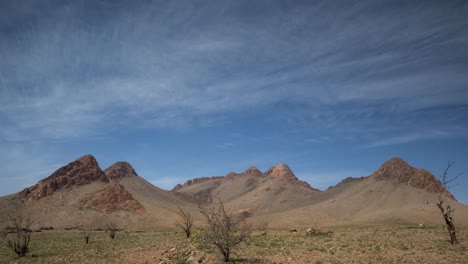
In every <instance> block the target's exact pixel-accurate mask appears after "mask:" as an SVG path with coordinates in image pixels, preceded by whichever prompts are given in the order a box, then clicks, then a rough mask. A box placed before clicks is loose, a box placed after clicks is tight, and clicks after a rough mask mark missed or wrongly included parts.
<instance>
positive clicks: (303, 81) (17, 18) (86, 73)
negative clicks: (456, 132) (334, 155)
mask: <svg viewBox="0 0 468 264" xmlns="http://www.w3.org/2000/svg"><path fill="white" fill-rule="evenodd" d="M31 4H33V2H31ZM21 6H24V7H21ZM21 6H20V5H17V4H14V3H12V4H5V9H3V10H5V11H4V12H3V13H9V14H8V15H7V16H5V17H3V18H2V20H0V21H1V25H0V34H1V38H2V40H3V41H2V42H1V43H0V55H1V57H2V61H1V62H0V87H1V89H0V104H1V106H0V121H1V122H2V128H0V135H1V137H2V138H3V139H4V140H6V141H22V140H32V139H59V138H73V137H82V136H90V135H102V134H107V133H111V132H112V131H113V130H121V129H122V130H129V129H141V128H148V127H150V128H161V127H162V128H167V127H170V128H171V127H193V126H200V125H215V124H217V123H218V122H219V121H220V120H226V119H230V115H233V114H239V113H240V114H243V115H246V116H249V115H250V114H251V113H253V112H258V111H263V112H264V113H266V114H263V116H266V115H268V114H271V117H269V118H277V117H285V116H287V117H288V118H287V119H288V120H289V121H290V122H293V123H294V125H295V126H293V127H300V126H302V127H304V128H305V130H309V129H313V128H311V126H314V127H318V126H320V127H323V128H330V129H332V131H331V133H332V134H333V133H338V134H341V135H342V136H343V134H345V133H347V134H351V135H352V136H353V135H354V136H360V135H367V136H368V138H369V139H370V141H372V138H373V137H378V136H379V135H380V136H382V135H384V134H385V135H386V134H388V132H394V133H395V134H394V135H390V136H389V137H388V138H389V139H388V140H386V141H385V142H384V141H381V142H379V141H376V142H374V143H370V144H371V145H373V146H382V145H386V144H395V143H403V142H409V141H413V140H419V139H421V138H422V137H424V136H421V135H420V132H418V130H416V128H415V127H418V126H419V127H422V130H425V129H427V128H428V127H429V126H430V125H429V124H428V122H426V121H424V120H420V118H421V117H422V116H424V115H423V114H416V115H415V114H413V113H414V112H418V111H422V112H427V109H430V108H433V107H435V106H441V107H451V106H460V105H467V104H468V99H467V98H468V93H467V89H466V83H468V77H467V75H466V73H465V70H464V69H465V68H466V67H468V64H467V61H468V52H466V48H465V47H466V45H465V44H466V43H467V41H468V31H467V30H466V28H468V21H467V20H466V19H462V17H464V15H465V14H464V13H463V11H462V10H464V9H463V8H465V7H464V6H462V5H461V2H460V3H457V2H454V3H453V4H443V3H427V4H425V5H424V6H422V5H419V4H408V5H405V6H398V5H393V4H391V1H388V2H386V1H383V2H379V3H376V2H374V1H360V2H359V3H347V5H346V6H343V3H338V2H335V1H327V2H323V3H296V4H293V5H290V6H288V5H286V6H281V5H279V4H278V5H276V4H275V3H270V4H269V5H268V8H266V7H260V6H255V5H252V4H251V3H249V2H242V1H236V2H224V1H218V2H216V3H212V4H210V5H195V4H194V3H191V2H190V1H189V2H178V1H174V2H171V3H156V2H155V3H151V4H135V5H132V6H128V5H126V4H124V3H116V4H108V3H106V1H103V2H96V3H93V2H86V1H84V2H76V3H68V4H58V5H56V4H53V3H52V2H50V3H47V4H44V5H41V6H37V5H34V6H36V7H35V8H29V6H28V5H21ZM181 6H184V8H181ZM104 7H105V8H104ZM257 9H258V10H257ZM256 10H257V11H260V10H261V11H262V12H255V11H256ZM44 13H47V14H48V15H47V16H44V15H43V14H44ZM278 105H287V106H290V105H294V106H295V107H278ZM298 108H300V109H299V110H298ZM278 109H281V110H278ZM457 109H458V110H452V111H451V114H453V116H452V118H454V119H455V121H454V120H447V119H446V118H445V117H443V116H440V115H433V116H430V118H431V119H432V121H434V122H436V123H440V124H443V125H449V126H457V127H458V128H455V129H459V128H460V127H462V128H466V125H464V123H462V122H459V121H460V120H464V119H463V117H462V116H466V113H467V111H466V108H463V109H462V110H460V108H457ZM429 112H430V110H429ZM297 114H299V116H296V117H294V115H297ZM408 116H410V117H411V118H409V117H408ZM395 124H398V125H399V129H396V128H395V127H396V126H395ZM404 130H410V131H409V133H408V134H404V133H402V131H404ZM341 131H342V132H341ZM318 134H320V133H318ZM450 135H451V134H450V133H449V134H448V135H445V136H447V137H449V136H450ZM438 136H439V135H431V136H426V137H430V138H432V137H438ZM312 138H314V137H311V139H310V140H313V139H312ZM315 139H316V140H320V139H317V138H315Z"/></svg>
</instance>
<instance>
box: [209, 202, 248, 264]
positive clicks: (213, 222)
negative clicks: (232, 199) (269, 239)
mask: <svg viewBox="0 0 468 264" xmlns="http://www.w3.org/2000/svg"><path fill="white" fill-rule="evenodd" d="M200 211H201V213H202V214H203V216H205V218H206V221H207V225H206V226H205V227H204V229H203V240H204V243H207V244H212V245H214V246H216V247H217V248H218V250H219V251H220V253H221V254H222V255H223V258H224V261H225V262H228V261H229V259H230V255H231V251H232V249H233V248H235V247H236V246H237V245H239V244H240V243H241V242H243V241H245V240H246V239H247V238H249V237H250V234H251V233H252V227H251V225H249V224H247V223H246V222H245V221H243V220H241V219H240V218H235V217H232V216H230V215H228V214H227V213H226V210H225V209H224V204H223V203H222V202H221V201H220V203H219V206H218V207H217V208H215V207H211V208H204V207H201V206H200Z"/></svg>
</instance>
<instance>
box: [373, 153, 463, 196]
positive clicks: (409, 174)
mask: <svg viewBox="0 0 468 264" xmlns="http://www.w3.org/2000/svg"><path fill="white" fill-rule="evenodd" d="M369 178H374V179H379V180H394V181H397V182H401V183H407V184H408V185H410V186H412V187H416V188H420V189H425V190H426V191H428V192H431V193H436V192H438V191H439V190H442V192H443V193H444V194H445V195H446V196H448V197H450V198H452V199H455V197H454V196H453V195H452V194H451V193H450V192H449V191H448V190H447V189H445V188H444V187H443V186H442V183H441V182H440V181H439V180H438V179H437V178H436V177H435V176H434V175H433V174H432V173H431V172H429V171H428V170H425V169H416V168H414V167H412V166H411V165H409V164H408V163H407V162H406V161H404V160H403V159H402V158H399V157H395V158H392V159H390V160H388V161H386V162H384V163H383V164H382V165H381V166H380V168H379V169H378V170H377V171H375V172H374V173H372V174H371V175H370V176H369Z"/></svg>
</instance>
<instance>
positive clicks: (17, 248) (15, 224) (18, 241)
mask: <svg viewBox="0 0 468 264" xmlns="http://www.w3.org/2000/svg"><path fill="white" fill-rule="evenodd" d="M9 220H10V225H9V226H7V227H6V228H5V231H4V233H5V236H6V239H5V242H6V244H7V245H8V247H9V248H11V249H12V250H13V251H14V252H15V253H16V254H17V255H18V256H20V257H24V256H26V255H27V254H28V252H29V242H30V241H31V233H32V230H31V225H32V224H33V222H34V221H33V220H31V219H30V218H29V217H28V218H26V219H24V218H23V217H22V216H21V215H20V216H17V217H11V216H10V217H9Z"/></svg>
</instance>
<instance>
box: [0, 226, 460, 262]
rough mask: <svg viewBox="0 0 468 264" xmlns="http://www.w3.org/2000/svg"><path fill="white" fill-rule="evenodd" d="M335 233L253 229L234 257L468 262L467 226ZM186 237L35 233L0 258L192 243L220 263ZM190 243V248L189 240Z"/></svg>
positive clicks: (159, 257)
mask: <svg viewBox="0 0 468 264" xmlns="http://www.w3.org/2000/svg"><path fill="white" fill-rule="evenodd" d="M331 229H333V231H334V233H333V234H331V235H330V234H324V233H316V234H312V235H307V234H306V233H305V230H297V232H293V233H291V232H289V231H288V230H266V231H256V232H254V233H253V234H252V236H251V238H250V239H249V240H248V241H247V242H246V243H244V244H243V245H241V246H240V247H239V248H237V249H236V250H235V251H234V252H233V256H232V259H233V260H232V263H468V252H467V248H468V228H466V227H465V228H459V230H458V231H459V235H458V236H459V240H460V244H459V245H451V244H450V242H449V241H448V234H447V231H446V229H445V227H444V226H430V227H424V228H420V227H418V226H397V225H395V226H346V227H343V226H341V227H332V228H331ZM192 242H193V243H190V242H189V241H188V240H187V239H185V238H184V236H183V234H182V233H181V232H177V231H175V230H174V231H151V232H147V231H121V232H118V233H117V237H116V238H115V239H113V240H112V239H110V238H109V236H108V235H107V234H106V233H105V232H103V231H95V232H92V233H91V237H90V243H89V244H85V242H84V237H83V233H81V232H80V231H55V230H52V231H43V232H38V233H33V235H32V238H31V244H30V253H29V254H28V256H26V257H23V258H19V257H17V256H16V255H15V254H14V253H13V252H12V251H11V250H10V249H9V248H7V246H6V244H5V243H2V245H1V246H0V263H161V262H163V263H184V261H185V259H186V255H184V254H188V253H187V252H188V251H190V244H192V245H195V246H196V247H197V248H198V249H196V250H197V251H199V252H202V254H203V256H204V259H205V260H204V262H203V263H221V262H222V261H221V258H220V256H219V254H218V253H217V251H216V250H215V249H214V248H211V247H209V246H208V247H207V246H205V245H200V244H199V243H197V241H196V240H195V241H192ZM192 248H194V247H193V246H192ZM164 261H165V262H164Z"/></svg>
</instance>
